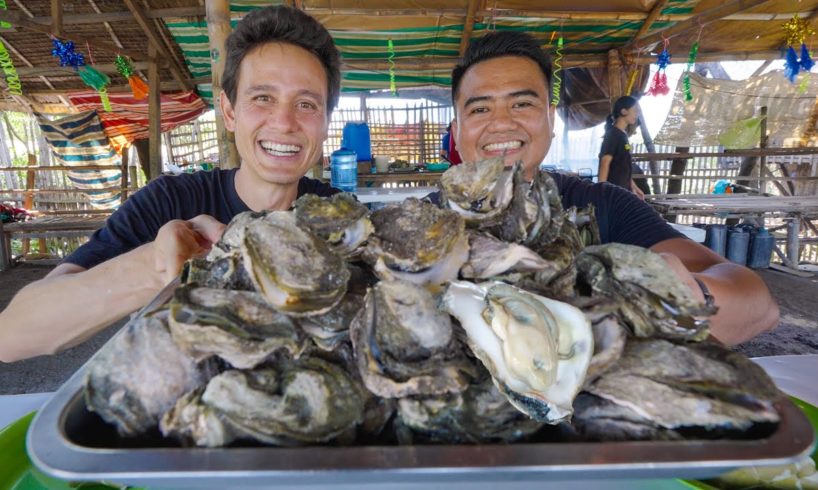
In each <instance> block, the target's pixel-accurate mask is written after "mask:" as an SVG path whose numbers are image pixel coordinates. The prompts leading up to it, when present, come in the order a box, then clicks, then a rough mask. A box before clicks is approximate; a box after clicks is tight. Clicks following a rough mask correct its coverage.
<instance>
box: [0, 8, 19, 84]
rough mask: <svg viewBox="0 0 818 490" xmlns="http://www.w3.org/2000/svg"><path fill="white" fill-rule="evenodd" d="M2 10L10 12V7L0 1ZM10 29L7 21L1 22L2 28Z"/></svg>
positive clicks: (0, 26)
mask: <svg viewBox="0 0 818 490" xmlns="http://www.w3.org/2000/svg"><path fill="white" fill-rule="evenodd" d="M0 9H2V10H8V7H7V6H6V0H0ZM10 27H11V24H9V23H8V22H6V21H5V20H0V28H3V29H9V28H10ZM17 95H20V94H17Z"/></svg>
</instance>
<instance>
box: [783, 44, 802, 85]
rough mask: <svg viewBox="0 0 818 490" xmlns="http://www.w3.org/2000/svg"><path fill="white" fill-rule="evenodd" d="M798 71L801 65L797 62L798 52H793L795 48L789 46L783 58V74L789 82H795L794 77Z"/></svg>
mask: <svg viewBox="0 0 818 490" xmlns="http://www.w3.org/2000/svg"><path fill="white" fill-rule="evenodd" d="M799 71H801V65H800V64H799V63H798V54H797V53H796V52H795V49H793V47H792V46H790V47H789V48H787V55H786V57H785V60H784V76H786V77H787V79H789V81H790V82H792V83H795V77H797V76H798V72H799Z"/></svg>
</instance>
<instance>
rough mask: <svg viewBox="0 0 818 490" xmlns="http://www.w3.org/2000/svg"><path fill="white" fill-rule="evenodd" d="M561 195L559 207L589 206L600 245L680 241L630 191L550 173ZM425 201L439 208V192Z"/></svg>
mask: <svg viewBox="0 0 818 490" xmlns="http://www.w3.org/2000/svg"><path fill="white" fill-rule="evenodd" d="M549 175H551V177H553V178H554V181H555V182H556V183H557V188H558V189H559V193H560V196H562V206H563V207H564V208H565V209H568V208H570V207H571V206H576V207H577V208H584V207H587V206H588V204H593V205H594V207H595V208H596V213H595V214H596V220H597V223H598V224H599V235H600V238H601V240H602V243H611V242H617V243H627V244H630V245H638V246H640V247H644V248H650V247H652V246H653V245H656V244H657V243H659V242H661V241H663V240H668V239H670V238H684V235H683V234H682V233H680V232H678V231H676V230H674V229H673V227H671V226H670V225H669V224H667V221H665V220H664V219H663V218H662V217H661V216H659V213H657V212H656V211H655V210H654V209H653V208H652V207H651V206H650V205H649V204H647V203H645V202H644V201H642V200H640V199H639V198H638V197H636V196H635V195H634V194H633V193H632V192H630V191H626V190H624V189H622V188H621V187H617V186H615V185H611V184H609V183H607V182H601V183H597V184H594V183H592V182H588V181H586V180H582V179H580V178H578V177H574V176H571V175H564V174H560V173H551V172H549ZM425 199H428V200H429V201H431V202H433V203H435V204H437V205H438V206H439V205H440V192H435V193H433V194H429V195H428V196H426V198H425Z"/></svg>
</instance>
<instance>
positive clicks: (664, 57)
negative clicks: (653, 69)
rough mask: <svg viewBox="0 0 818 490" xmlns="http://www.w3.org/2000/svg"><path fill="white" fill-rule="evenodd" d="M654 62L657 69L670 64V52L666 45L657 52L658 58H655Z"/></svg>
mask: <svg viewBox="0 0 818 490" xmlns="http://www.w3.org/2000/svg"><path fill="white" fill-rule="evenodd" d="M656 64H657V65H659V69H660V70H661V69H664V68H667V65H669V64H670V53H669V52H668V50H667V47H665V49H663V50H662V52H661V53H659V58H658V59H657V60H656Z"/></svg>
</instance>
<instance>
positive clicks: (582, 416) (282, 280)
mask: <svg viewBox="0 0 818 490" xmlns="http://www.w3.org/2000/svg"><path fill="white" fill-rule="evenodd" d="M434 200H435V201H439V205H436V204H433V203H432V202H431V201H426V200H417V199H408V200H406V201H404V202H402V203H395V204H390V205H387V206H385V207H383V208H381V209H378V210H376V211H373V212H370V211H369V210H368V209H367V208H366V207H365V206H364V205H362V204H361V203H359V202H357V201H356V200H355V198H354V197H353V196H352V195H350V194H337V195H335V196H333V197H331V198H319V197H317V196H314V195H305V196H302V197H301V198H299V199H298V200H297V201H296V202H295V204H294V209H293V210H292V211H287V212H281V211H273V212H261V213H251V212H248V213H244V214H241V215H238V216H236V218H235V219H234V220H233V221H232V222H231V223H230V224H229V225H228V227H227V229H226V230H225V232H224V234H223V236H222V238H221V240H220V241H219V243H217V244H216V245H215V246H214V247H213V249H212V250H211V252H210V253H209V255H208V256H207V257H206V258H204V259H196V260H192V261H190V262H189V263H188V264H187V267H186V270H185V272H184V274H183V281H182V282H183V283H182V285H181V286H180V287H179V288H178V289H177V290H176V291H175V294H174V297H173V299H172V300H171V301H169V302H168V303H167V304H166V305H164V307H162V308H160V309H158V310H156V311H153V312H151V313H150V314H148V315H144V316H140V317H137V318H135V319H134V320H132V321H131V322H130V323H129V324H128V325H127V326H126V328H125V330H124V331H123V332H120V334H119V335H118V336H117V337H115V338H114V339H113V340H112V341H111V342H109V343H108V344H107V345H106V346H105V347H104V348H103V350H102V351H101V352H100V353H99V354H98V355H97V356H96V357H95V358H94V359H93V360H92V361H91V362H90V363H89V366H88V369H87V377H86V379H85V397H86V403H87V406H88V408H89V409H90V410H92V411H94V412H96V413H98V414H99V415H100V416H101V417H102V418H103V419H104V420H105V421H107V422H108V423H110V424H113V425H115V426H116V428H117V430H118V432H119V433H120V434H121V435H122V436H126V437H136V436H141V435H143V434H147V433H155V431H156V430H157V429H158V430H159V431H160V432H161V434H162V435H163V436H164V437H169V438H174V439H176V440H178V441H180V443H181V444H183V445H196V446H206V447H214V446H224V445H228V444H246V443H248V442H249V443H262V444H272V445H305V444H336V445H349V444H395V443H397V444H413V443H414V444H417V443H492V442H513V441H521V440H543V437H544V436H543V434H549V436H548V437H551V438H553V437H554V434H559V438H562V439H572V440H576V439H581V440H635V439H640V440H644V439H666V440H667V439H681V438H688V437H723V436H732V435H736V434H744V433H746V431H748V430H749V429H751V428H755V427H764V426H766V427H772V426H774V424H776V423H777V422H778V414H777V413H776V411H775V409H774V408H773V402H774V401H775V400H776V399H777V398H778V396H779V395H778V392H777V390H776V388H775V386H774V385H773V383H772V382H771V381H770V379H769V378H768V377H767V376H766V374H765V373H764V372H763V371H762V370H761V369H760V368H758V367H757V366H756V365H755V364H753V363H752V362H750V361H749V360H747V359H746V358H744V357H742V356H741V355H739V354H736V353H733V352H731V351H730V350H728V349H726V348H724V347H721V346H720V345H718V344H717V343H715V342H711V341H708V340H707V337H708V317H709V316H711V315H712V314H713V313H714V310H713V308H711V307H708V306H706V305H705V304H703V303H701V302H699V301H698V300H697V299H696V298H695V297H694V296H693V294H692V293H691V291H690V290H689V289H688V288H687V287H686V286H685V285H683V284H681V283H680V282H678V280H677V278H676V277H675V275H674V274H673V272H671V271H670V270H669V269H668V267H667V266H666V264H665V262H664V260H663V259H662V258H661V257H660V256H659V255H656V254H653V253H652V252H650V251H647V250H645V249H642V248H639V247H634V246H629V245H622V244H607V245H599V236H600V235H599V230H598V228H597V224H596V221H595V218H594V210H593V209H592V208H591V209H584V210H577V209H567V210H566V209H563V206H562V201H561V198H560V196H559V194H558V190H557V187H556V184H555V182H554V181H553V179H552V178H551V177H550V176H549V175H548V174H547V173H545V172H541V173H538V174H537V175H536V177H535V178H534V180H533V181H532V182H527V181H525V179H524V178H523V173H522V169H521V167H520V166H519V165H515V166H513V167H511V168H504V165H503V162H502V160H500V159H494V160H486V161H482V162H477V163H473V164H465V165H460V166H455V167H452V168H450V169H449V170H448V171H447V172H446V173H444V174H443V175H442V178H441V191H440V193H439V195H437V196H435V199H434ZM551 440H553V439H551Z"/></svg>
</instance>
